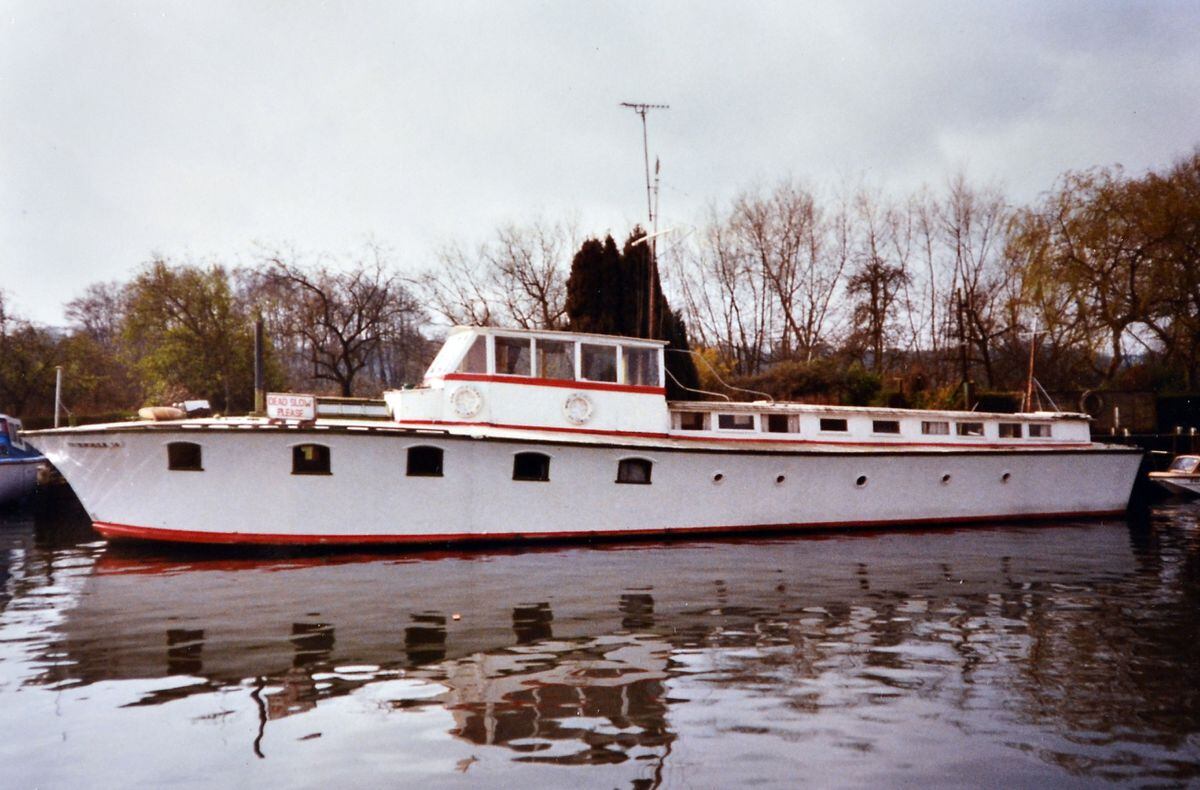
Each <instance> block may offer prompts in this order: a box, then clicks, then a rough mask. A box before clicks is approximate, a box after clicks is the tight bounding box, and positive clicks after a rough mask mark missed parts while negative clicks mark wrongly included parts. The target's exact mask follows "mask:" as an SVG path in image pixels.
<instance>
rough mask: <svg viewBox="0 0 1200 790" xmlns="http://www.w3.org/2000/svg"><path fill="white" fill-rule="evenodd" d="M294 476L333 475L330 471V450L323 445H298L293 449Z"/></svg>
mask: <svg viewBox="0 0 1200 790" xmlns="http://www.w3.org/2000/svg"><path fill="white" fill-rule="evenodd" d="M292 474H294V475H328V474H332V472H331V471H330V470H329V448H328V447H326V446H325V445H323V444H298V445H296V446H295V447H293V448H292Z"/></svg>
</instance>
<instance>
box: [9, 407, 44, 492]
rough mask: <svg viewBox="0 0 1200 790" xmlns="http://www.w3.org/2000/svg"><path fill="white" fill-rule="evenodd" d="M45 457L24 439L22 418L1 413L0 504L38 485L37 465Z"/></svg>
mask: <svg viewBox="0 0 1200 790" xmlns="http://www.w3.org/2000/svg"><path fill="white" fill-rule="evenodd" d="M45 463H46V458H45V456H43V455H42V454H41V453H39V452H38V451H37V450H34V449H33V448H32V447H30V446H29V444H28V443H26V441H25V438H24V437H23V436H22V434H21V421H20V420H18V419H17V418H16V417H10V416H8V415H7V414H0V505H2V504H7V503H9V502H16V501H18V500H20V499H22V498H24V497H27V496H29V495H30V494H32V493H33V492H34V489H36V488H37V482H38V468H39V467H40V466H42V465H44V464H45Z"/></svg>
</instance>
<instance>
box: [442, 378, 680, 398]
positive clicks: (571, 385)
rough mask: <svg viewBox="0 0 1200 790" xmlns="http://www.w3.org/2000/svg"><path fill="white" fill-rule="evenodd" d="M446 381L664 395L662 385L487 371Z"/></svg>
mask: <svg viewBox="0 0 1200 790" xmlns="http://www.w3.org/2000/svg"><path fill="white" fill-rule="evenodd" d="M442 378H443V379H444V380H446V381H488V382H494V383H497V384H521V385H524V386H531V387H561V388H563V389H573V390H601V391H603V392H636V393H639V394H642V395H665V394H666V393H667V391H666V390H665V389H664V388H662V387H647V386H642V385H638V384H609V383H606V382H603V381H574V380H571V381H568V380H566V379H535V378H532V377H530V376H496V375H489V374H487V373H447V374H446V375H445V376H442Z"/></svg>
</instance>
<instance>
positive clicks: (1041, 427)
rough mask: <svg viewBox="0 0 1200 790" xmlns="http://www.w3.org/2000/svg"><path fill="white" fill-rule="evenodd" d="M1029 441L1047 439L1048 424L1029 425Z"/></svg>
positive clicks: (1048, 434) (1048, 435) (1048, 436)
mask: <svg viewBox="0 0 1200 790" xmlns="http://www.w3.org/2000/svg"><path fill="white" fill-rule="evenodd" d="M1029 438H1030V439H1049V438H1050V424H1049V423H1045V422H1035V423H1031V424H1030V426H1029Z"/></svg>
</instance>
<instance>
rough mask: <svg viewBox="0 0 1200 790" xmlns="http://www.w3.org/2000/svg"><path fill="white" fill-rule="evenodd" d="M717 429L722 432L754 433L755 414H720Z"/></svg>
mask: <svg viewBox="0 0 1200 790" xmlns="http://www.w3.org/2000/svg"><path fill="white" fill-rule="evenodd" d="M717 428H719V429H720V430H722V431H753V430H754V415H753V414H718V415H717Z"/></svg>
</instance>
